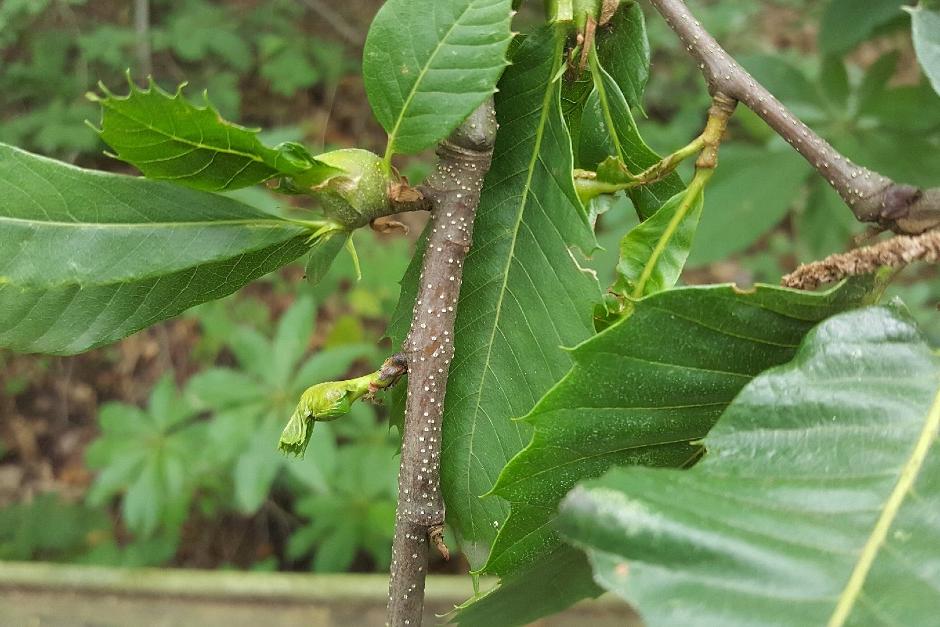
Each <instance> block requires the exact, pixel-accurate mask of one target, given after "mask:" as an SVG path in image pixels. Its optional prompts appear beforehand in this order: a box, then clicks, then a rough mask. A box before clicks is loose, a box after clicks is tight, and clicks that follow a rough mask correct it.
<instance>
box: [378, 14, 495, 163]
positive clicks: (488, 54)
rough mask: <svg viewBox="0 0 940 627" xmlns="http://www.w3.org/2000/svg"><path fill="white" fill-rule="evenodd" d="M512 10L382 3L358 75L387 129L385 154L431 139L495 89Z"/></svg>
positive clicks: (453, 125)
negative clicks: (360, 76) (361, 78)
mask: <svg viewBox="0 0 940 627" xmlns="http://www.w3.org/2000/svg"><path fill="white" fill-rule="evenodd" d="M510 15H511V8H510V2H509V0H389V1H388V2H386V3H385V4H384V5H383V6H382V8H381V9H380V10H379V12H378V14H377V15H376V16H375V20H374V21H373V22H372V26H371V27H370V28H369V35H368V36H367V37H366V43H365V49H364V51H363V57H362V77H363V80H364V81H365V86H366V95H367V96H368V98H369V104H370V105H371V106H372V110H373V111H374V112H375V117H376V118H378V120H379V122H380V123H381V124H382V127H383V128H384V129H385V130H386V131H387V132H388V148H387V150H386V159H388V158H390V157H391V155H392V154H395V153H415V152H418V151H420V150H423V149H424V148H427V147H428V146H431V145H432V144H435V143H437V142H438V141H440V140H441V139H443V138H444V137H446V136H447V135H448V134H449V133H450V132H451V131H452V130H453V129H454V128H456V127H457V125H458V124H460V123H461V122H462V121H463V120H464V119H465V118H466V117H467V116H468V115H470V113H472V112H473V110H474V109H476V108H477V107H478V106H479V105H480V103H482V102H483V100H484V99H486V98H487V97H488V96H490V95H491V94H492V93H493V91H494V89H495V86H496V81H497V80H499V77H500V75H501V74H502V72H503V68H504V67H505V66H506V49H507V47H508V46H509V41H510V40H511V39H512V33H511V31H510V29H509V22H510ZM418 24H420V25H422V27H420V28H418V27H416V26H417V25H418Z"/></svg>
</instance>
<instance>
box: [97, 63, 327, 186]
mask: <svg viewBox="0 0 940 627" xmlns="http://www.w3.org/2000/svg"><path fill="white" fill-rule="evenodd" d="M100 88H101V90H102V91H103V92H104V94H105V95H104V97H103V98H101V97H99V96H97V95H95V94H89V98H91V99H93V100H95V101H97V102H99V103H100V104H101V131H100V133H101V139H103V140H104V141H105V142H106V143H107V144H108V145H109V146H110V147H111V148H113V149H114V151H115V153H116V156H117V158H118V159H121V160H123V161H127V162H128V163H130V164H131V165H133V166H134V167H136V168H137V169H139V170H140V171H141V172H143V174H144V176H146V177H147V178H152V179H164V180H170V181H173V182H174V183H176V184H178V185H186V186H187V187H193V188H196V189H202V190H207V191H213V192H221V191H226V190H231V189H238V188H240V187H248V186H250V185H255V184H257V183H261V182H262V181H266V180H268V179H270V178H273V177H275V176H297V175H303V177H304V180H305V182H307V183H308V184H309V183H310V182H311V181H319V180H325V179H326V178H329V177H330V176H332V175H335V174H338V173H339V172H340V171H339V170H338V169H336V168H332V167H330V166H328V165H326V164H324V163H321V162H319V161H317V160H316V159H314V158H313V157H311V156H310V154H309V153H307V151H306V150H305V149H303V148H302V147H301V146H300V145H299V144H295V143H290V142H288V143H285V144H281V145H280V146H278V147H277V148H268V147H267V146H265V145H264V144H262V143H261V142H260V141H259V140H258V138H257V133H258V131H257V130H256V129H255V130H252V129H248V128H245V127H244V126H239V125H238V124H234V123H232V122H228V121H226V120H223V119H222V117H221V115H219V112H218V111H216V110H215V109H214V108H213V107H212V105H211V104H209V101H208V99H206V104H205V106H203V107H197V106H195V105H192V104H190V103H189V102H188V101H187V100H186V99H185V98H183V93H182V89H183V85H180V87H179V89H177V91H176V93H175V94H170V93H168V92H165V91H163V90H162V89H160V87H159V86H157V85H156V84H155V83H154V82H153V81H152V80H151V81H150V84H149V86H148V87H147V88H146V89H141V88H139V87H137V86H136V85H135V84H134V83H133V82H131V83H130V93H128V95H127V96H115V95H114V94H112V93H111V92H110V91H108V90H107V88H105V86H104V85H100Z"/></svg>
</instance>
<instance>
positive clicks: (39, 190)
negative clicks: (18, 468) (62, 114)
mask: <svg viewBox="0 0 940 627" xmlns="http://www.w3.org/2000/svg"><path fill="white" fill-rule="evenodd" d="M0 224H2V225H3V226H2V228H0V346H2V347H6V348H12V349H14V350H19V351H28V352H45V353H54V354H72V353H79V352H82V351H84V350H87V349H89V348H93V347H95V346H100V345H102V344H106V343H108V342H113V341H115V340H119V339H121V338H123V337H125V336H127V335H130V334H131V333H134V332H135V331H138V330H140V329H142V328H144V327H146V326H149V325H151V324H153V323H155V322H158V321H160V320H164V319H166V318H170V317H172V316H175V315H176V314H178V313H180V312H181V311H183V310H184V309H187V308H189V307H192V306H193V305H197V304H199V303H202V302H205V301H208V300H212V299H215V298H221V297H222V296H226V295H228V294H230V293H232V292H234V291H235V290H236V289H238V288H240V287H242V286H243V285H245V284H246V283H248V282H249V281H251V280H253V279H255V278H257V277H259V276H262V275H263V274H266V273H268V272H271V271H272V270H275V269H277V268H279V267H280V266H282V265H284V264H286V263H288V262H290V261H292V260H293V259H295V258H297V257H299V256H300V255H302V254H303V253H304V252H306V250H307V249H308V248H309V242H308V239H309V233H310V231H309V228H308V227H307V226H305V225H302V224H298V223H294V222H291V221H287V220H283V219H281V218H277V217H275V216H272V215H269V214H266V213H263V212H261V211H258V210H256V209H253V208H251V207H249V206H247V205H244V204H242V203H240V202H237V201H234V200H231V199H228V198H224V197H222V196H218V195H215V194H207V193H204V192H197V191H193V190H187V189H183V188H180V187H178V186H175V185H170V184H169V183H162V182H156V181H147V180H143V179H138V178H131V177H127V176H119V175H114V174H106V173H102V172H94V171H90V170H82V169H79V168H75V167H73V166H69V165H66V164H64V163H59V162H56V161H53V160H51V159H46V158H44V157H39V156H36V155H31V154H29V153H27V152H24V151H22V150H19V149H16V148H13V147H10V146H4V145H2V144H0Z"/></svg>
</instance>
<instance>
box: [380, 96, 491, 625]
mask: <svg viewBox="0 0 940 627" xmlns="http://www.w3.org/2000/svg"><path fill="white" fill-rule="evenodd" d="M495 137H496V117H495V112H494V110H493V103H492V100H491V99H490V100H488V101H487V102H486V103H484V104H483V105H482V106H481V107H480V108H479V109H477V111H475V112H474V113H473V114H472V115H471V116H470V117H469V118H468V119H467V120H466V121H465V122H464V123H463V124H462V125H461V126H460V127H458V129H457V130H456V131H454V133H453V134H452V135H451V136H450V138H449V139H448V140H446V141H444V142H442V143H441V145H440V146H439V147H438V150H437V154H438V157H439V161H438V166H437V171H436V172H435V173H434V174H433V175H431V177H430V178H429V179H428V182H427V184H426V185H425V186H424V187H423V188H422V193H423V195H424V198H425V199H426V200H427V201H428V202H429V203H430V210H431V223H430V231H429V233H428V244H427V250H426V252H425V254H424V262H423V265H422V270H421V276H420V279H419V285H418V293H417V300H416V302H415V308H414V315H413V318H412V322H411V330H410V332H409V334H408V337H407V339H406V340H405V344H404V346H402V352H403V353H404V354H405V356H406V358H407V360H408V400H407V403H406V408H405V432H404V440H403V442H402V452H401V467H400V469H399V475H398V513H397V516H396V521H395V540H394V542H393V544H392V568H391V580H390V583H389V605H388V623H389V624H390V625H394V626H396V627H397V626H399V625H417V624H420V620H421V613H422V607H423V605H424V580H425V575H426V572H427V556H428V546H429V540H430V541H431V542H433V543H434V544H435V545H436V546H437V547H438V549H439V550H441V551H442V552H444V554H445V557H446V548H444V545H443V542H442V541H441V534H442V532H443V525H444V502H443V499H442V498H441V491H440V453H441V418H442V416H443V405H444V394H445V392H446V390H447V374H448V370H449V367H450V362H451V359H452V358H453V355H454V344H453V336H454V320H455V318H456V315H457V298H458V295H459V293H460V283H461V277H462V274H463V262H464V259H465V257H466V256H467V252H468V251H469V250H470V243H471V239H472V235H473V219H474V216H475V215H476V209H477V204H478V202H479V199H480V190H481V188H482V187H483V178H484V176H485V175H486V172H487V170H488V169H489V165H490V159H491V157H492V152H493V142H494V140H495Z"/></svg>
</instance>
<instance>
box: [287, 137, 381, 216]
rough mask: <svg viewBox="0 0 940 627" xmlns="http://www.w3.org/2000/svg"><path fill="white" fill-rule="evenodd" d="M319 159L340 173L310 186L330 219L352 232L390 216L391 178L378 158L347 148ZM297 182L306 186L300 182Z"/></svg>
mask: <svg viewBox="0 0 940 627" xmlns="http://www.w3.org/2000/svg"><path fill="white" fill-rule="evenodd" d="M316 159H317V161H318V162H320V163H322V164H325V165H327V166H329V167H331V168H334V169H336V170H338V171H340V172H341V173H339V174H335V175H333V176H331V177H329V178H328V179H326V180H325V181H323V182H319V183H317V184H315V185H312V186H311V187H310V190H311V191H312V192H314V193H316V194H317V195H318V196H319V197H320V198H321V200H322V202H323V209H324V211H325V212H326V214H327V216H329V217H330V218H333V219H334V220H337V221H338V222H339V223H341V224H342V225H343V226H344V227H345V228H346V229H347V230H351V229H356V228H359V227H363V226H366V225H367V224H369V223H370V222H371V221H372V220H373V219H375V218H377V217H379V216H383V215H386V214H387V213H388V211H387V207H388V192H389V187H390V185H391V180H392V177H391V173H390V170H389V167H388V165H387V164H386V163H385V162H384V161H383V160H382V159H381V158H380V157H379V156H378V155H376V154H375V153H372V152H369V151H368V150H361V149H359V148H346V149H343V150H334V151H333V152H327V153H324V154H322V155H317V157H316ZM295 181H296V182H297V183H299V184H303V183H304V181H303V180H301V179H295Z"/></svg>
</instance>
